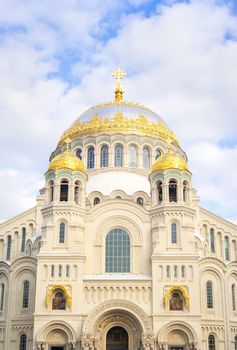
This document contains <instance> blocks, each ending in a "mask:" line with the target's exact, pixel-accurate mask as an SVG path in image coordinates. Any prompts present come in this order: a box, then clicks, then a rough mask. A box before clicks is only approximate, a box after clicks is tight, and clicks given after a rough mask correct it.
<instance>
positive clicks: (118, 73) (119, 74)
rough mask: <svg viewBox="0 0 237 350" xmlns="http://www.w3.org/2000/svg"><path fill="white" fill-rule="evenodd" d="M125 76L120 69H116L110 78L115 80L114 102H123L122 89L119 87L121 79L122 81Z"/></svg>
mask: <svg viewBox="0 0 237 350" xmlns="http://www.w3.org/2000/svg"><path fill="white" fill-rule="evenodd" d="M126 75H127V74H126V73H125V72H124V71H123V70H122V69H121V68H118V69H116V70H115V71H114V72H113V74H112V76H113V77H114V78H115V79H116V88H115V91H114V92H115V101H116V102H117V103H121V102H122V101H123V93H124V91H123V88H122V85H121V79H123V78H124V77H125V76H126Z"/></svg>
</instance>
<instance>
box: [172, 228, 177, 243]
mask: <svg viewBox="0 0 237 350" xmlns="http://www.w3.org/2000/svg"><path fill="white" fill-rule="evenodd" d="M171 243H172V244H177V224H175V223H173V224H171Z"/></svg>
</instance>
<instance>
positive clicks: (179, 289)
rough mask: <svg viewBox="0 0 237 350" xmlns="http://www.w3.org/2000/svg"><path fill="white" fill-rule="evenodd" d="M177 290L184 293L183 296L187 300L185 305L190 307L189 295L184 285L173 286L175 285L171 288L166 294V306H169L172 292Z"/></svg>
mask: <svg viewBox="0 0 237 350" xmlns="http://www.w3.org/2000/svg"><path fill="white" fill-rule="evenodd" d="M176 290H177V291H179V292H181V293H182V296H183V298H184V301H185V307H186V308H188V307H189V296H188V294H187V292H186V290H185V288H184V287H182V286H173V287H171V288H169V290H168V292H167V293H166V294H165V296H164V307H165V308H166V309H167V308H168V306H169V301H170V298H171V294H172V293H173V292H175V291H176Z"/></svg>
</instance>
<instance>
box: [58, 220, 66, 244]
mask: <svg viewBox="0 0 237 350" xmlns="http://www.w3.org/2000/svg"><path fill="white" fill-rule="evenodd" d="M64 242H65V224H64V222H61V224H60V226H59V243H64Z"/></svg>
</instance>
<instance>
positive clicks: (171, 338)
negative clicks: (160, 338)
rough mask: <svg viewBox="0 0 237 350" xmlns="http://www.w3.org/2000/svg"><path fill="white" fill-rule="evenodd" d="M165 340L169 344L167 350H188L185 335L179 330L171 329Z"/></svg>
mask: <svg viewBox="0 0 237 350" xmlns="http://www.w3.org/2000/svg"><path fill="white" fill-rule="evenodd" d="M167 338H168V339H167V342H168V344H169V347H168V349H169V350H188V349H189V347H187V346H188V344H189V341H188V337H187V335H186V334H185V333H184V332H183V331H181V330H179V329H176V330H173V331H171V332H170V333H169V334H168V337H167Z"/></svg>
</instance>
